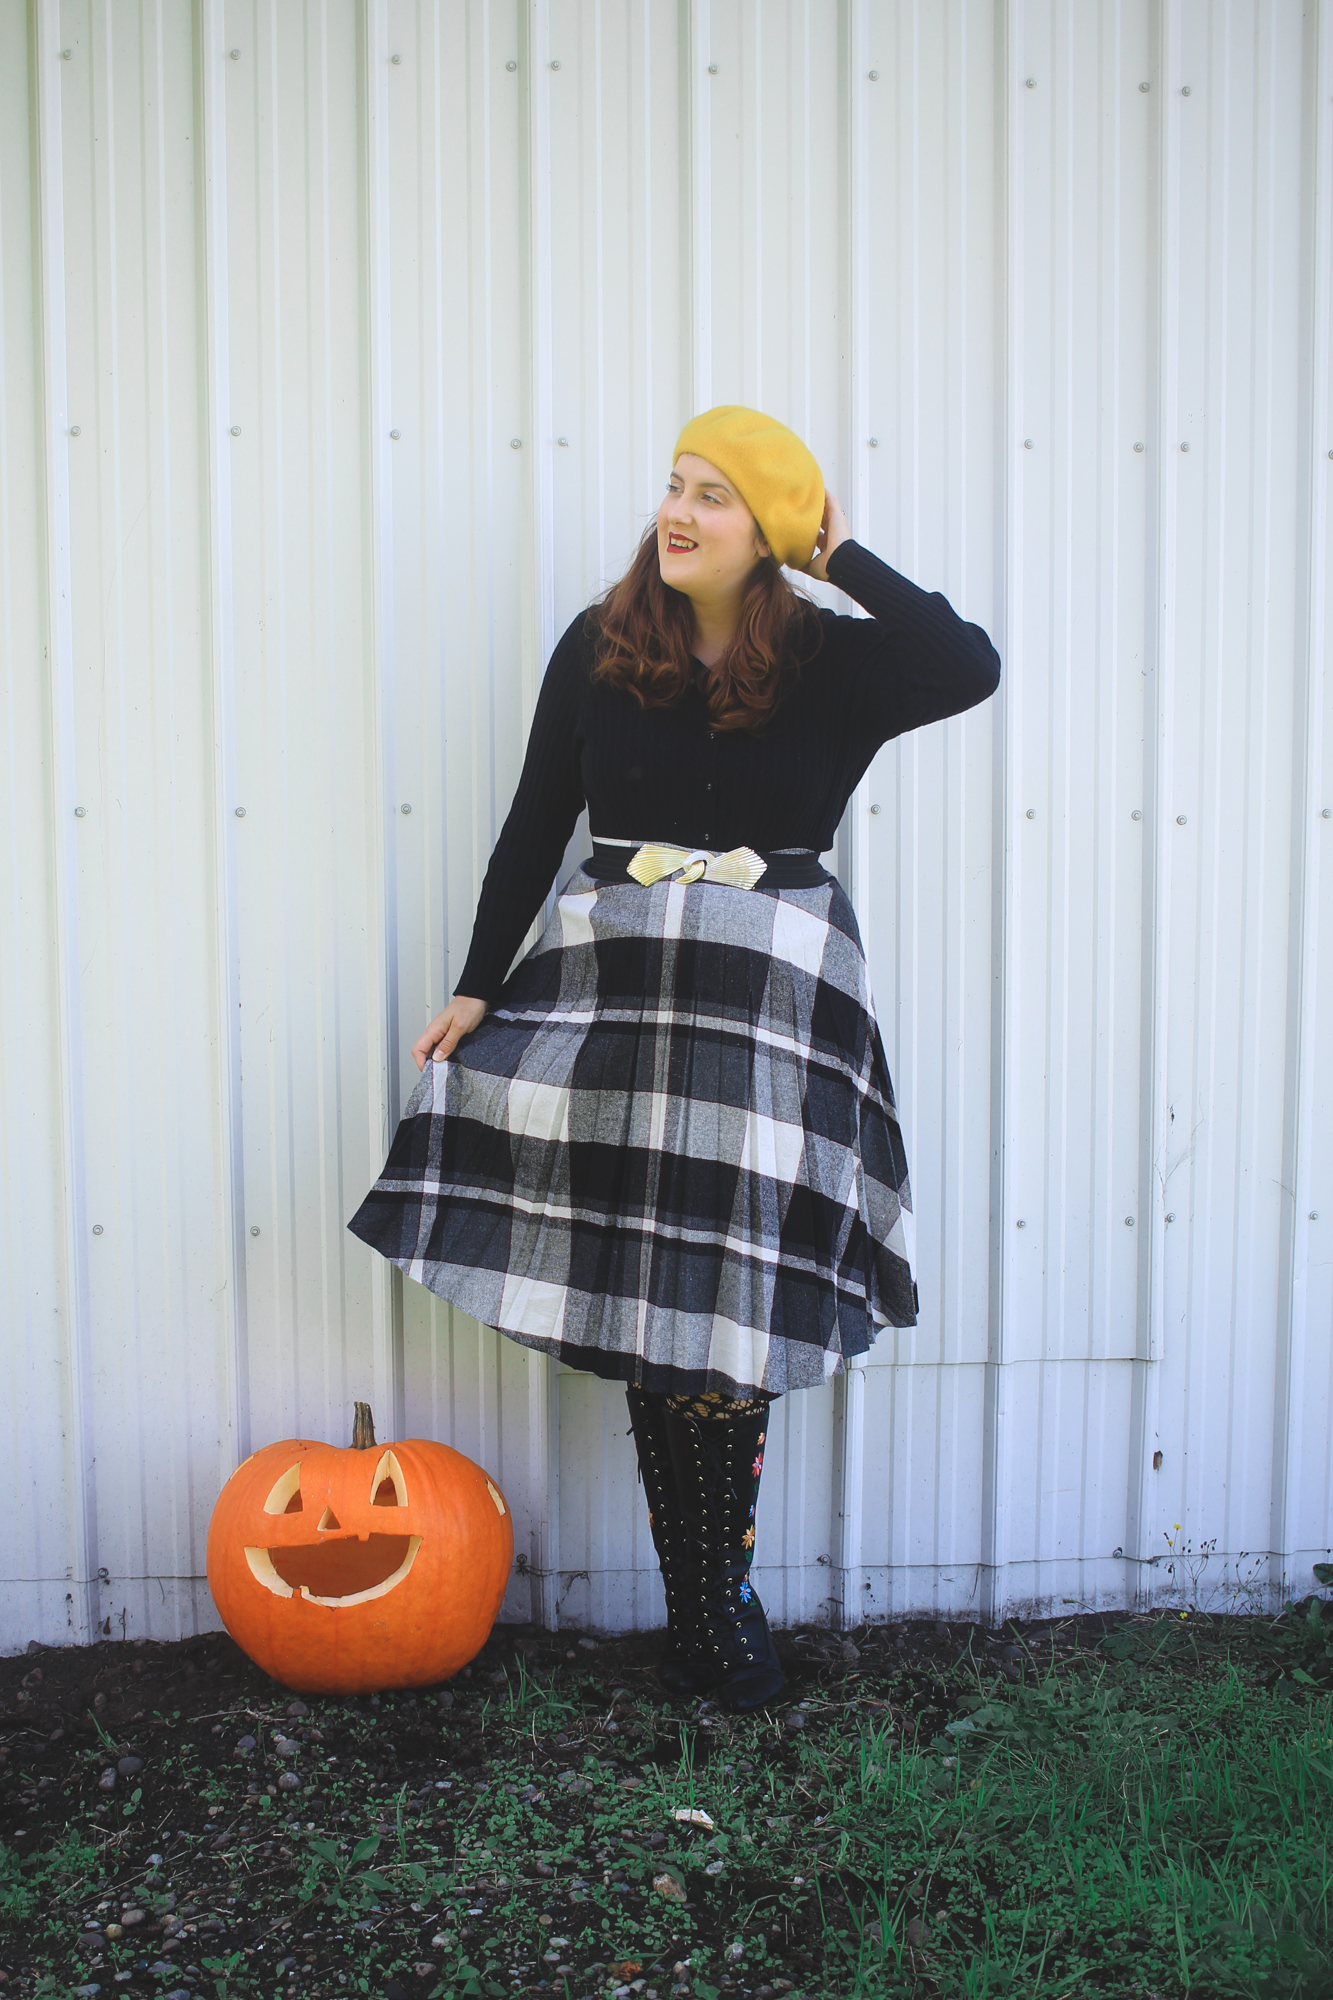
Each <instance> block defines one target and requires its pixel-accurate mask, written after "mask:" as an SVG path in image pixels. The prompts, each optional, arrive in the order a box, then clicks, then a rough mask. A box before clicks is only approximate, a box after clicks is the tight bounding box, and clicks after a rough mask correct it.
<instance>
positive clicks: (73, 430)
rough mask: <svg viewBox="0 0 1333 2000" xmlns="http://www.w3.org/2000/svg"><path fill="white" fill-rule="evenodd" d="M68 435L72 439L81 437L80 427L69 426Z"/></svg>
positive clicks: (75, 425)
mask: <svg viewBox="0 0 1333 2000" xmlns="http://www.w3.org/2000/svg"><path fill="white" fill-rule="evenodd" d="M69 434H70V436H71V437H72V438H76V437H82V436H83V430H82V427H81V426H80V425H78V424H71V425H70V427H69Z"/></svg>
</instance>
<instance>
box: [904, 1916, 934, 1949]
mask: <svg viewBox="0 0 1333 2000" xmlns="http://www.w3.org/2000/svg"><path fill="white" fill-rule="evenodd" d="M905 1936H906V1938H907V1942H908V1944H910V1945H912V1946H913V1947H915V1948H916V1949H917V1950H919V1949H920V1948H921V1946H922V1945H923V1944H925V1943H926V1941H927V1939H928V1938H929V1936H930V1930H929V1927H928V1926H927V1924H926V1923H925V1921H924V1919H923V1918H921V1917H913V1918H912V1920H911V1922H910V1923H909V1924H908V1926H907V1930H906V1933H905Z"/></svg>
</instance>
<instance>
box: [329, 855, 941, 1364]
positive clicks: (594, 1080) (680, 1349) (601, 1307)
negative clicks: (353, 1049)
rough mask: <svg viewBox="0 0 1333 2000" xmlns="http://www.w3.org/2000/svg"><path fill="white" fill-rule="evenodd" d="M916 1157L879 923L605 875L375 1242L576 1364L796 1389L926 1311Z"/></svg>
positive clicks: (404, 1175) (423, 1106)
mask: <svg viewBox="0 0 1333 2000" xmlns="http://www.w3.org/2000/svg"><path fill="white" fill-rule="evenodd" d="M912 1224H913V1217H912V1207H911V1193H910V1189H909V1186H908V1176H907V1160H906V1155H905V1153H904V1149H903V1141H902V1133H901V1130H900V1127H899V1124H898V1117H897V1113H896V1111H895V1108H894V1099H893V1086H892V1084H891V1082H890V1079H889V1071H888V1065H887V1062H886V1060H885V1055H884V1048H883V1044H882V1041H881V1038H880V1033H879V1029H878V1026H877V1024H876V1020H875V1013H874V1006H873V1002H872V999H871V993H870V982H869V978H868V976H867V971H866V962H865V955H864V952H863V951H862V948H861V940H860V935H859V932H858V930H857V924H856V917H855V915H854V913H853V910H852V906H851V904H850V903H849V901H848V899H847V897H846V895H845V894H844V893H843V890H842V889H841V887H840V886H839V885H838V883H837V882H836V881H834V880H833V879H832V878H829V879H828V880H827V881H825V882H824V883H823V884H822V885H821V886H820V887H817V888H799V889H785V888H784V889H767V890H766V889H765V888H764V887H763V885H762V883H761V885H760V886H759V887H757V888H754V889H748V890H747V889H738V888H733V887H729V886H726V885H722V884H718V883H710V882H702V881H701V882H691V883H686V884H681V883H680V882H677V881H662V882H658V883H655V884H654V885H653V886H652V887H650V888H643V887H641V886H640V885H639V884H638V883H637V882H632V881H612V882H607V881H599V880H597V879H595V878H594V877H593V876H592V875H591V874H589V873H587V872H586V871H585V870H579V871H578V872H577V873H576V874H575V875H574V876H573V877H572V878H571V880H570V882H569V884H568V886H567V887H566V889H565V890H564V891H563V893H562V894H561V895H560V896H559V898H558V900H557V903H556V906H555V909H554V912H553V914H552V917H551V921H550V923H549V924H548V925H547V927H546V930H545V933H544V935H543V936H542V938H541V940H540V942H539V943H538V944H536V945H535V946H534V947H533V949H532V950H531V951H530V952H529V953H528V955H527V956H526V957H525V958H524V959H523V960H522V961H521V962H520V964H519V965H517V966H516V967H515V968H514V970H513V972H512V973H511V974H510V976H509V978H508V980H507V981H506V982H505V985H504V988H503V989H502V991H501V993H500V994H499V996H498V998H497V1001H496V1004H495V1005H494V1006H493V1007H492V1009H491V1011H490V1012H489V1013H488V1014H487V1015H486V1018H485V1019H484V1021H483V1022H482V1024H481V1026H480V1027H479V1028H478V1029H477V1030H476V1031H475V1033H473V1034H471V1035H469V1036H467V1037H466V1038H465V1039H464V1040H463V1041H462V1042H460V1043H459V1045H458V1047H457V1049H456V1050H455V1052H454V1054H453V1055H452V1056H451V1057H450V1058H449V1059H448V1060H447V1061H445V1062H441V1063H435V1062H428V1063H427V1064H426V1067H425V1070H424V1071H423V1073H422V1076H421V1079H420V1081H419V1083H418V1084H417V1086H416V1088H415V1089H414V1090H413V1092H412V1095H411V1097H410V1099H409V1100H408V1104H407V1108H406V1110H405V1112H404V1114H403V1119H402V1123H401V1124H400V1125H399V1127H398V1131H397V1133H396V1135H395V1137H394V1141H393V1145H392V1147H391V1149H390V1152H389V1157H388V1160H387V1162H386V1163H385V1167H384V1171H383V1173H382V1174H381V1175H380V1177H379V1179H378V1180H377V1181H376V1183H375V1185H374V1187H373V1188H372V1189H371V1190H370V1193H369V1194H368V1195H367V1196H366V1199H365V1201H364V1202H363V1203H362V1205H361V1207H360V1208H359V1209H358V1211H357V1213H356V1214H355V1215H354V1216H353V1218H352V1220H351V1223H350V1224H349V1227H350V1228H351V1229H352V1230H353V1231H354V1232H355V1234H356V1235H357V1236H359V1237H360V1238H361V1239H362V1240H363V1241H364V1242H366V1243H369V1244H370V1245H371V1246H372V1247H373V1248H374V1249H376V1250H378V1251H380V1252H381V1253H382V1254H383V1255H384V1256H385V1257H388V1258H390V1259H391V1260H392V1261H393V1262H394V1263H395V1264H397V1265H398V1267H399V1268H400V1269H401V1270H402V1271H404V1272H406V1274H407V1275H408V1277H410V1278H415V1279H417V1280H418V1281H419V1282H420V1283H421V1284H423V1285H426V1286H427V1287H428V1288H429V1289H430V1290H431V1291H432V1292H434V1293H436V1294H437V1295H438V1296H439V1297H440V1298H443V1299H448V1300H449V1301H450V1302H451V1303H452V1304H454V1305H456V1306H460V1307H461V1308H462V1309H463V1310H464V1311H465V1312H468V1313H471V1314H472V1315H473V1316H474V1317H475V1318H477V1319H478V1320H480V1321H482V1323H483V1324H484V1325H487V1326H493V1327H498V1328H500V1330H501V1331H502V1332H504V1333H507V1334H508V1335H509V1336H510V1337H511V1338H512V1339H514V1340H516V1341H520V1342H522V1343H523V1344H524V1345H525V1346H528V1347H534V1348H540V1349H542V1350H544V1351H545V1352H547V1353H549V1354H554V1355H558V1356H559V1358H560V1359H561V1360H562V1361H566V1362H569V1363H570V1364H571V1365H572V1366H573V1367H576V1368H585V1369H590V1370H592V1371H593V1372H594V1373H595V1374H598V1375H602V1376H607V1377H610V1378H612V1379H614V1380H617V1381H625V1382H633V1383H636V1384H638V1385H639V1386H641V1387H643V1388H645V1389H649V1390H665V1391H670V1392H678V1393H689V1392H698V1391H700V1390H703V1389H712V1390H720V1391H721V1392H722V1393H723V1394H725V1395H744V1394H746V1393H749V1392H752V1391H753V1390H755V1389H759V1388H762V1389H766V1390H768V1391H769V1392H770V1393H772V1394H775V1395H776V1394H781V1393H782V1392H783V1391H784V1390H788V1389H801V1388H807V1387H810V1386H812V1385H814V1384H816V1383H820V1382H823V1381H825V1380H826V1379H827V1378H828V1377H829V1376H830V1375H831V1374H833V1373H834V1371H835V1370H836V1369H837V1368H838V1366H839V1365H840V1364H844V1365H845V1364H846V1363H847V1362H849V1361H852V1360H853V1359H854V1358H855V1357H856V1356H858V1355H862V1354H865V1353H866V1352H867V1350H868V1349H869V1347H870V1344H871V1342H872V1341H873V1340H874V1338H875V1335H876V1332H877V1331H878V1329H879V1328H880V1327H881V1326H883V1325H886V1324H887V1325H891V1326H912V1325H914V1324H915V1321H916V1303H917V1300H916V1286H915V1284H914V1282H913V1275H912V1266H913V1227H912Z"/></svg>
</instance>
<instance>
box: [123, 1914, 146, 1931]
mask: <svg viewBox="0 0 1333 2000" xmlns="http://www.w3.org/2000/svg"><path fill="white" fill-rule="evenodd" d="M143 1920H144V1912H143V1911H142V1910H122V1911H121V1913H120V1921H121V1923H122V1924H124V1926H125V1928H126V1930H127V1931H128V1930H133V1928H134V1926H135V1925H136V1924H141V1923H142V1922H143Z"/></svg>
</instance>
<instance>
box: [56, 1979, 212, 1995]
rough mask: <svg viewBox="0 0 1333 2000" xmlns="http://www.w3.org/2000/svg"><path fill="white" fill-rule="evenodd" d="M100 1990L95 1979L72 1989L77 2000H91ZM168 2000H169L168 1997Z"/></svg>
mask: <svg viewBox="0 0 1333 2000" xmlns="http://www.w3.org/2000/svg"><path fill="white" fill-rule="evenodd" d="M101 1990H102V1989H101V1987H100V1986H99V1985H98V1983H97V1981H96V1980H95V1979H94V1980H92V1981H91V1982H90V1984H89V1985H87V1986H76V1987H75V1988H74V1991H75V1993H76V1994H77V1995H78V2000H93V1995H94V1993H100V1992H101ZM168 2000H170V1997H169V1996H168ZM185 2000H190V1996H189V1994H188V1993H187V1994H186V1996H185Z"/></svg>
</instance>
